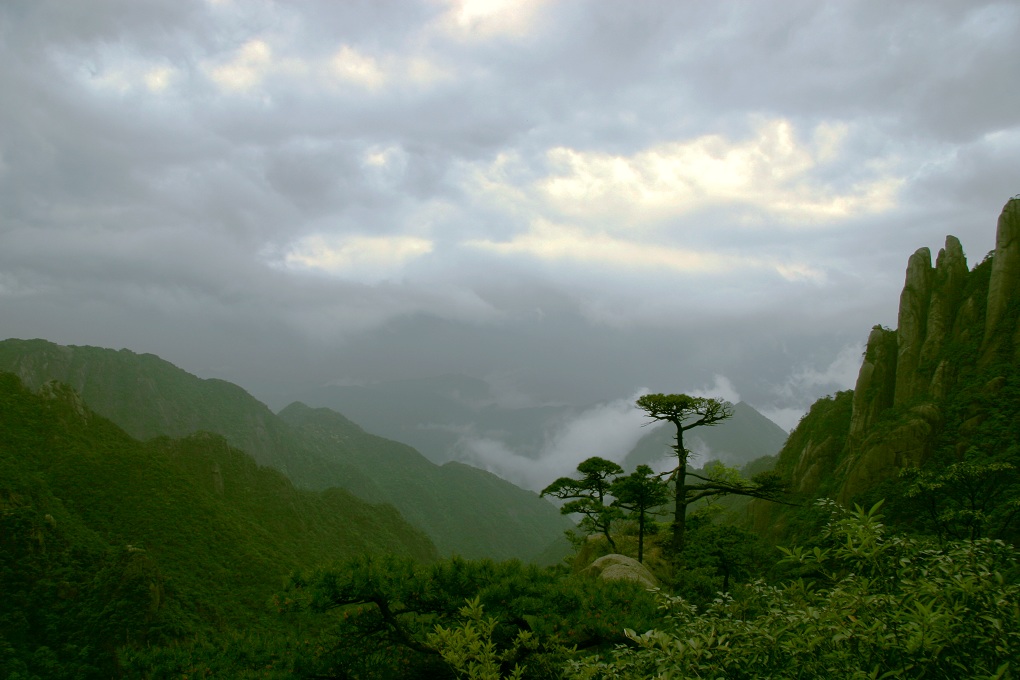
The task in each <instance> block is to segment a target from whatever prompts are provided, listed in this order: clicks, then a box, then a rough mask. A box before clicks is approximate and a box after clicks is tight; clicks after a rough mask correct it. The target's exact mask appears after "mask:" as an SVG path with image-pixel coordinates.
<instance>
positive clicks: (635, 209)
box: [540, 119, 901, 222]
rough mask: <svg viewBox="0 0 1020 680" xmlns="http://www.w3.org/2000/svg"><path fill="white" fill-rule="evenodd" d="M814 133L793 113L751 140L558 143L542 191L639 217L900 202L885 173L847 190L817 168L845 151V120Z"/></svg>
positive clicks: (793, 212) (780, 212)
mask: <svg viewBox="0 0 1020 680" xmlns="http://www.w3.org/2000/svg"><path fill="white" fill-rule="evenodd" d="M810 137H811V142H810V143H804V142H801V141H800V140H799V139H798V138H797V135H796V133H795V130H794V126H793V124H792V123H791V122H790V121H788V120H785V119H775V120H769V121H765V122H763V123H761V124H760V125H759V126H758V128H757V131H756V134H755V135H754V136H753V137H751V138H750V139H746V140H738V141H734V140H731V139H728V138H726V137H724V136H722V135H718V134H714V135H704V136H701V137H696V138H694V139H690V140H685V141H676V142H667V143H663V144H659V145H657V146H654V147H651V148H648V149H646V150H644V151H640V152H638V153H636V154H633V155H631V156H619V155H612V154H607V153H603V152H590V151H579V150H575V149H570V148H566V147H557V148H554V149H551V150H550V151H549V152H548V154H547V158H548V161H549V163H550V165H551V166H552V167H553V168H554V169H555V174H553V175H551V176H550V177H548V178H546V179H545V180H544V181H543V182H542V183H541V185H540V189H541V191H542V192H543V193H544V195H545V196H546V198H547V200H548V201H549V203H550V204H551V205H552V206H553V207H555V208H556V209H557V210H559V211H561V212H562V213H564V214H568V215H574V216H577V217H586V218H595V217H598V216H607V215H610V216H612V217H613V219H615V220H619V219H621V218H622V219H626V220H628V221H630V222H634V221H640V220H642V219H649V218H652V219H657V218H658V219H661V218H663V217H670V216H677V215H681V214H684V213H688V212H690V211H692V210H695V209H699V208H702V207H705V206H706V205H709V204H722V203H736V204H743V205H749V206H753V207H755V208H758V209H760V210H762V211H764V212H766V213H769V214H773V215H776V216H778V217H781V218H784V219H787V220H791V221H792V220H808V221H826V220H832V219H838V218H842V217H846V216H849V215H853V214H857V213H864V212H879V211H884V210H888V209H889V208H891V207H893V205H895V201H896V192H897V189H898V188H899V186H900V184H901V180H900V179H898V178H895V177H890V176H886V175H884V174H882V173H881V172H880V171H876V172H877V174H878V176H876V177H873V178H872V179H871V180H870V181H867V182H865V183H862V184H859V185H855V186H853V187H851V188H850V189H849V190H845V191H843V192H842V193H840V192H838V191H836V190H835V189H834V188H833V187H831V186H828V185H826V184H825V183H823V182H820V181H818V180H816V179H814V178H813V177H812V176H811V173H812V171H814V170H816V169H818V168H819V166H820V165H822V164H824V163H826V162H831V161H832V160H833V159H835V158H837V157H838V156H839V154H840V149H841V146H842V144H843V143H844V141H845V139H846V137H847V129H846V127H845V126H841V125H834V124H825V125H819V126H817V127H816V128H815V129H814V130H813V131H812V133H811V135H810Z"/></svg>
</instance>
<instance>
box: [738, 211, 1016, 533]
mask: <svg viewBox="0 0 1020 680" xmlns="http://www.w3.org/2000/svg"><path fill="white" fill-rule="evenodd" d="M1018 318H1020V198H1014V199H1011V200H1010V201H1009V202H1007V203H1006V205H1005V207H1004V208H1003V210H1002V213H1001V215H1000V217H999V220H998V227H997V231H996V247H995V250H994V251H993V252H992V253H990V254H989V256H988V257H987V258H985V259H984V261H982V262H981V263H980V264H978V265H977V266H976V267H974V268H973V269H969V268H968V265H967V261H966V258H965V256H964V253H963V248H962V246H961V244H960V242H959V240H958V239H956V238H955V237H953V236H948V237H947V238H946V245H945V248H943V249H942V250H940V252H939V254H938V257H937V258H936V262H935V266H934V267H933V266H932V264H931V253H930V252H929V251H928V249H927V248H921V249H920V250H918V251H917V252H915V253H914V254H913V255H912V256H911V257H910V259H909V261H908V264H907V272H906V280H905V283H904V288H903V292H902V294H901V296H900V304H899V315H898V325H897V329H896V330H890V329H888V328H882V327H879V326H876V327H875V328H873V329H872V331H871V334H870V335H869V337H868V343H867V350H866V351H865V354H864V357H863V362H862V364H861V369H860V373H859V375H858V378H857V384H856V387H855V389H854V390H853V392H852V393H851V392H844V393H840V394H837V395H833V396H831V397H829V398H826V399H823V400H820V401H819V402H818V403H816V404H815V405H814V406H813V407H812V408H811V410H810V412H809V413H808V414H807V415H806V416H805V417H804V418H803V419H802V420H801V423H800V425H799V426H798V427H797V429H796V430H795V431H794V432H793V434H792V435H791V436H790V439H789V440H788V442H787V444H786V446H785V447H784V448H783V450H782V452H781V453H780V455H779V460H778V463H777V466H776V469H777V471H779V472H780V473H782V474H783V475H784V476H785V477H786V478H787V479H788V480H789V481H790V484H791V489H792V490H793V491H794V492H796V493H797V494H800V496H801V497H802V498H811V497H817V496H831V497H834V498H837V499H839V500H841V501H843V502H851V501H868V500H874V499H877V498H879V497H887V498H888V499H889V501H890V506H889V508H888V509H889V511H890V512H891V516H893V517H896V518H898V519H900V520H902V521H904V522H908V523H912V524H914V525H916V527H917V528H919V529H924V530H928V531H933V532H936V533H940V534H941V533H945V534H947V535H952V534H954V533H957V534H958V533H960V532H961V531H963V530H964V527H970V529H968V531H970V530H976V529H977V528H978V527H977V524H975V522H977V523H980V524H981V526H980V531H979V532H978V533H991V534H995V535H1000V536H1004V537H1007V538H1013V537H1014V535H1015V532H1016V527H1015V526H1014V524H1012V523H1011V522H1010V521H1009V519H1010V517H1009V516H1010V515H1011V513H1012V515H1016V513H1015V512H1013V511H1011V510H1010V508H1011V507H1012V506H1013V505H1016V503H1017V497H1018V495H1020V489H1018V480H1017V478H1016V469H1017V468H1020V447H1018V442H1020V324H1018ZM750 512H751V521H752V523H753V524H754V525H755V526H757V527H758V528H760V529H762V530H763V531H772V532H778V533H782V527H785V526H786V525H787V523H788V521H789V520H790V518H791V516H792V515H791V514H790V512H789V510H788V509H786V508H781V507H778V506H771V505H768V504H764V503H759V502H756V503H753V504H752V505H751V509H750ZM966 517H970V519H966Z"/></svg>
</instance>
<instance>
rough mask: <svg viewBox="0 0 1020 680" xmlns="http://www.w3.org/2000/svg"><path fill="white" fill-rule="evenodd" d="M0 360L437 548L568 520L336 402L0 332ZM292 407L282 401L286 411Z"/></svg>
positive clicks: (482, 547)
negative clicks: (384, 509)
mask: <svg viewBox="0 0 1020 680" xmlns="http://www.w3.org/2000/svg"><path fill="white" fill-rule="evenodd" d="M0 370H8V371H11V372H13V373H15V374H16V375H18V376H19V377H20V378H21V379H22V380H23V381H24V382H25V383H26V384H27V385H29V386H30V387H32V388H36V389H37V388H39V387H41V386H42V385H43V384H45V383H46V382H48V381H51V380H57V381H60V382H64V383H67V384H69V385H71V386H72V387H73V388H74V389H75V390H77V391H78V392H79V393H80V394H81V395H82V398H83V399H84V401H85V403H86V404H88V405H89V408H91V409H93V410H95V411H96V412H97V413H99V414H101V415H103V416H105V417H107V418H109V419H110V420H112V421H113V422H115V423H117V424H118V425H120V426H121V427H123V428H124V430H125V431H127V432H128V433H129V434H131V435H132V436H134V437H136V438H138V439H142V440H146V439H151V438H154V437H159V436H170V437H183V436H187V435H189V434H191V433H194V432H196V431H206V432H214V433H216V434H219V435H222V436H223V437H225V438H226V440H227V441H228V442H229V443H230V445H231V446H234V447H237V448H239V449H241V450H243V451H245V452H247V453H249V454H250V455H251V456H252V457H253V458H254V460H255V461H256V462H257V463H258V464H260V465H265V466H269V467H273V468H275V469H277V470H280V471H281V472H283V473H285V474H286V475H287V476H288V477H289V478H290V480H291V481H292V482H293V483H294V484H295V485H296V486H298V487H302V488H307V489H313V490H322V489H326V488H328V487H331V486H335V487H340V488H344V489H347V490H349V491H351V492H352V493H354V494H356V495H358V496H360V497H361V498H364V499H365V500H368V501H370V502H373V503H384V502H385V503H390V504H392V505H394V506H395V507H398V508H400V511H401V512H402V513H404V514H405V516H407V517H408V518H409V519H410V520H411V521H412V523H414V524H415V526H418V527H419V528H421V529H423V530H425V531H427V532H430V534H429V535H430V537H431V538H432V540H433V541H434V542H435V544H436V545H437V546H442V547H441V548H440V549H441V551H442V552H443V553H444V554H453V553H457V554H460V555H463V556H465V557H491V558H494V559H506V558H514V557H516V558H523V559H531V558H534V557H537V556H538V555H540V554H541V553H542V552H543V551H544V550H545V549H546V548H547V547H548V546H549V545H550V544H551V543H553V542H555V541H556V540H557V539H558V538H559V537H560V536H561V534H562V532H563V531H564V530H565V529H566V528H569V527H570V523H569V520H567V518H565V517H563V516H562V515H560V514H559V512H558V510H557V509H556V508H555V507H554V506H553V505H552V504H551V503H549V502H548V501H546V500H545V499H542V498H539V497H538V495H537V494H534V493H531V492H527V491H523V490H521V489H519V488H517V487H515V486H513V485H512V484H510V483H509V482H505V481H503V480H501V479H499V478H498V477H495V476H494V475H491V474H490V473H488V472H485V471H483V470H480V469H476V468H471V467H468V466H463V465H457V466H453V467H450V468H449V469H446V468H445V466H444V468H439V466H436V465H435V464H433V463H431V462H429V461H428V460H427V459H425V458H424V457H423V456H421V454H419V453H418V452H417V451H415V450H414V449H411V448H410V447H407V446H405V445H402V444H398V443H397V442H393V441H389V440H386V439H383V438H381V437H375V436H373V435H369V434H368V433H365V432H364V431H363V430H361V428H359V427H357V426H356V425H354V424H353V423H351V422H350V421H349V420H348V419H346V418H344V417H343V416H341V415H340V414H334V415H335V416H336V417H335V418H330V417H328V414H320V417H324V421H321V422H320V423H319V426H318V427H316V426H314V425H312V424H308V425H307V426H302V427H295V424H294V423H291V422H288V418H284V417H281V416H278V415H276V414H274V413H272V411H270V410H269V408H268V407H267V406H266V405H264V404H262V403H261V402H259V401H258V400H257V399H255V398H254V397H253V396H251V395H250V394H248V393H247V392H245V391H244V390H243V389H242V388H240V387H238V386H237V385H234V384H232V383H229V382H225V381H222V380H216V379H212V380H204V379H201V378H198V377H196V376H194V375H192V374H190V373H187V372H186V371H183V370H181V369H179V368H177V367H176V366H174V365H173V364H170V363H169V362H166V361H164V360H162V359H160V358H159V357H156V356H155V355H151V354H135V353H133V352H130V351H128V350H119V351H115V350H111V349H103V348H97V347H76V346H60V345H56V344H54V343H50V342H47V341H45V340H16V339H10V340H5V341H2V342H0ZM299 410H300V407H299V406H295V407H294V408H293V409H290V410H288V409H285V412H287V413H288V414H289V417H290V418H292V419H293V418H295V417H296V416H295V413H296V412H297V411H299ZM298 420H300V419H298ZM322 422H328V423H329V427H328V428H326V430H323V428H322ZM411 470H413V471H415V472H414V473H413V474H412V473H410V472H409V471H411ZM393 479H403V480H405V483H404V484H403V485H401V484H394V483H392V480H393Z"/></svg>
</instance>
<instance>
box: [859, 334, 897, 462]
mask: <svg viewBox="0 0 1020 680" xmlns="http://www.w3.org/2000/svg"><path fill="white" fill-rule="evenodd" d="M896 366H897V337H896V332H895V331H891V330H889V329H888V328H882V327H881V326H875V327H874V328H872V329H871V334H870V335H868V346H867V349H866V350H865V351H864V361H863V362H862V363H861V369H860V371H859V372H858V373H857V387H856V388H855V389H854V408H853V415H852V416H851V417H850V433H849V441H850V446H851V448H856V444H857V443H859V442H861V441H863V439H864V437H865V435H866V434H867V432H868V430H869V429H870V427H871V424H872V423H873V422H875V420H876V419H877V418H878V417H879V415H881V413H882V412H883V411H885V410H886V409H887V408H889V407H891V406H892V405H893V398H894V395H895V392H896V377H897V372H896Z"/></svg>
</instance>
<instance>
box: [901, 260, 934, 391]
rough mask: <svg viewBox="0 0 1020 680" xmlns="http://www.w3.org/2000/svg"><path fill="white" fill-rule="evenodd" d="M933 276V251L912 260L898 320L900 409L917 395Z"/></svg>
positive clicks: (909, 263)
mask: <svg viewBox="0 0 1020 680" xmlns="http://www.w3.org/2000/svg"><path fill="white" fill-rule="evenodd" d="M933 274H934V271H933V270H932V268H931V251H930V250H928V249H927V248H921V249H919V250H918V251H917V252H915V253H914V254H913V255H911V256H910V260H909V261H908V262H907V278H906V282H905V283H904V285H903V292H902V293H901V294H900V309H899V315H898V317H897V322H898V326H897V328H896V368H895V371H896V388H895V395H894V397H893V403H894V404H896V405H898V404H902V403H904V402H907V401H909V400H910V399H911V398H912V397H913V396H914V394H915V393H916V392H917V386H918V384H919V377H920V376H918V374H917V366H918V363H919V361H920V359H921V347H922V346H923V345H924V339H925V336H926V335H927V330H928V307H929V303H930V301H931V292H932V291H931V288H932V280H933V279H934V276H933Z"/></svg>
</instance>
